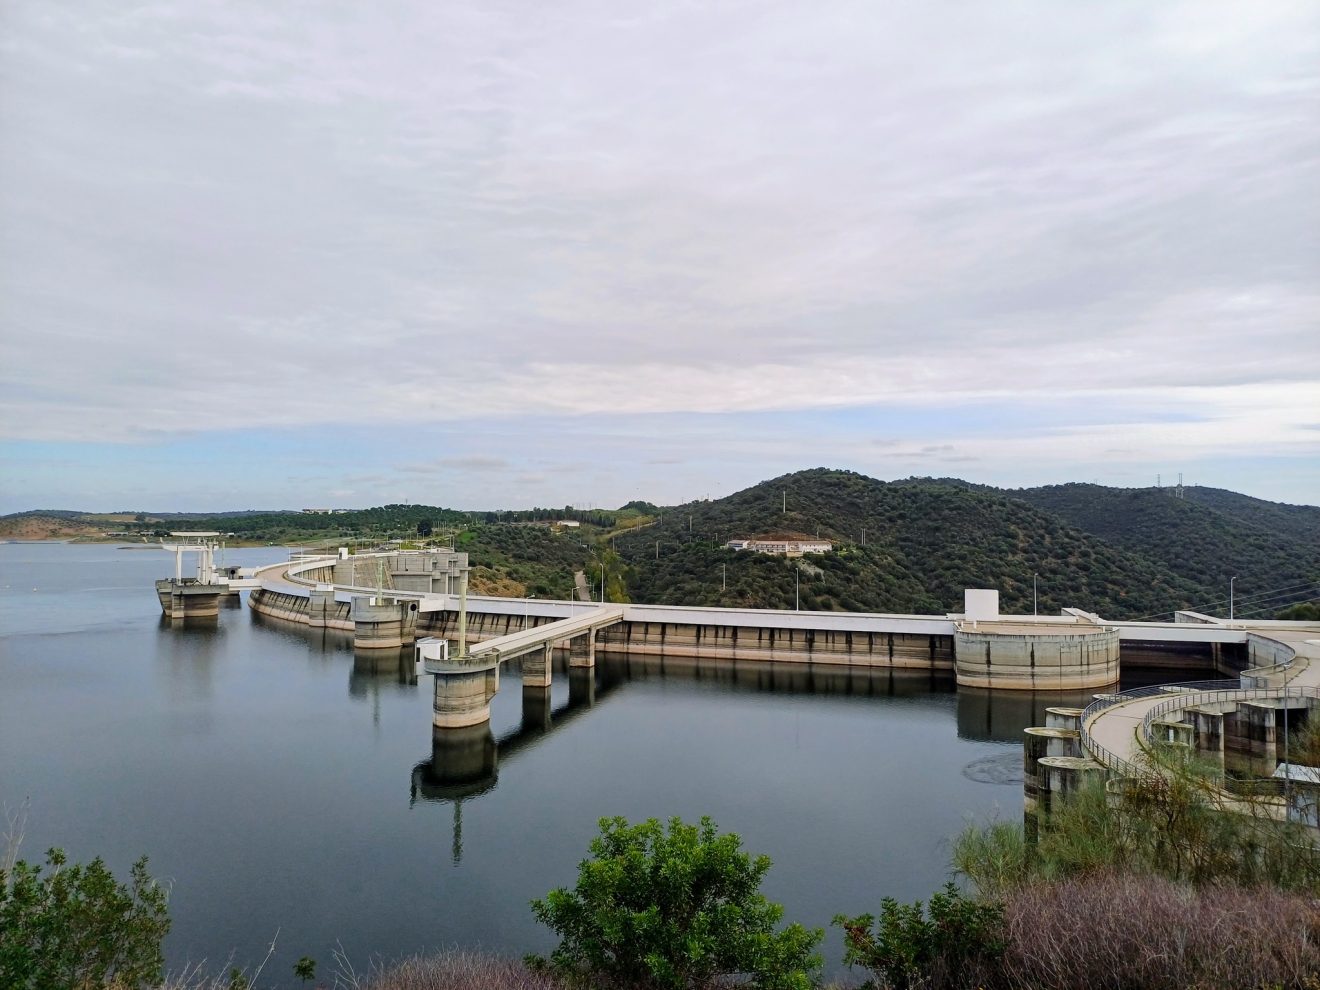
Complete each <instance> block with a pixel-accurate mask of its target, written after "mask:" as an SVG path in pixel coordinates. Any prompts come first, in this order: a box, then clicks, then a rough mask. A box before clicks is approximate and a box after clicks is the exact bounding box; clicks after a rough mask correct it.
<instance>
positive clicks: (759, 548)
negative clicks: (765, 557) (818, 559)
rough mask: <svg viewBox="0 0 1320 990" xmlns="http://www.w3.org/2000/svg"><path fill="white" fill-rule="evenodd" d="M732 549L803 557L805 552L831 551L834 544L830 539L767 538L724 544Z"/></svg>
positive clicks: (733, 541) (732, 541)
mask: <svg viewBox="0 0 1320 990" xmlns="http://www.w3.org/2000/svg"><path fill="white" fill-rule="evenodd" d="M724 545H725V546H726V547H728V548H729V549H730V550H750V551H752V552H753V553H776V554H782V555H783V556H785V557H801V556H802V555H803V554H805V553H829V552H830V551H831V550H833V549H834V544H833V543H831V542H830V541H829V540H810V539H789V538H784V539H778V538H773V539H766V540H730V541H729V542H728V543H726V544H724Z"/></svg>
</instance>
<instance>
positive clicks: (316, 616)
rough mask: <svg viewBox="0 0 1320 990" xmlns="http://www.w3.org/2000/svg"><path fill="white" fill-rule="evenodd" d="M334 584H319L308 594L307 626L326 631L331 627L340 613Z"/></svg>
mask: <svg viewBox="0 0 1320 990" xmlns="http://www.w3.org/2000/svg"><path fill="white" fill-rule="evenodd" d="M337 605H338V603H337V602H336V601H335V586H334V585H333V584H318V585H317V586H316V587H315V588H313V589H312V590H311V591H309V592H308V593H307V615H308V622H307V624H308V625H309V626H311V627H312V628H313V629H324V628H326V627H327V626H329V625H330V622H331V620H332V619H334V618H335V617H336V614H337V612H338V609H337Z"/></svg>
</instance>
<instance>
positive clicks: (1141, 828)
mask: <svg viewBox="0 0 1320 990" xmlns="http://www.w3.org/2000/svg"><path fill="white" fill-rule="evenodd" d="M1162 769H1163V770H1164V771H1165V772H1162V773H1152V774H1150V775H1148V776H1144V777H1141V778H1139V779H1129V780H1126V781H1124V786H1123V787H1122V788H1121V789H1119V790H1118V791H1116V792H1109V791H1107V790H1106V789H1105V788H1104V787H1103V786H1091V787H1087V788H1083V789H1082V790H1080V791H1078V792H1077V793H1075V794H1073V795H1071V796H1069V797H1068V799H1067V800H1062V801H1056V802H1055V804H1054V806H1053V808H1052V809H1051V812H1050V816H1049V819H1048V821H1047V822H1044V823H1042V825H1041V829H1040V834H1039V836H1038V838H1037V841H1036V842H1035V843H1034V844H1029V843H1027V842H1026V841H1025V839H1024V836H1023V831H1022V826H1020V825H1016V824H1009V823H997V824H993V825H990V826H988V827H985V828H981V827H977V826H969V827H968V828H967V829H965V830H964V831H963V833H962V835H960V836H959V837H958V838H957V839H956V840H955V842H954V848H953V862H954V866H955V867H956V868H957V870H958V871H959V872H960V873H962V874H963V875H965V876H967V877H968V878H970V879H971V880H972V881H973V882H974V883H975V884H976V886H977V889H978V890H980V891H981V893H982V894H983V895H985V896H988V897H998V896H1004V895H1005V894H1006V892H1008V891H1010V890H1012V889H1013V888H1014V887H1016V886H1019V885H1021V884H1026V883H1032V882H1038V881H1042V880H1045V881H1056V880H1065V879H1068V878H1072V877H1082V876H1087V875H1089V874H1092V873H1112V872H1120V873H1130V874H1134V875H1138V876H1157V877H1164V878H1165V879H1168V880H1175V881H1184V882H1187V883H1190V884H1193V885H1212V884H1234V885H1239V886H1249V887H1254V886H1264V887H1273V888H1278V889H1282V890H1295V891H1299V892H1305V893H1310V894H1313V895H1320V849H1318V848H1317V846H1316V844H1315V843H1314V842H1313V841H1312V839H1311V837H1310V836H1309V835H1308V834H1307V831H1306V829H1305V828H1304V827H1303V826H1301V825H1297V824H1294V823H1290V822H1283V821H1278V820H1276V819H1274V818H1273V817H1272V815H1271V813H1270V810H1269V808H1268V807H1267V806H1266V805H1265V803H1264V802H1261V801H1253V800H1251V799H1247V798H1239V799H1238V800H1237V803H1236V807H1237V808H1238V809H1239V810H1238V811H1233V812H1226V811H1223V810H1221V808H1220V807H1219V806H1218V801H1219V797H1218V796H1219V792H1218V790H1217V789H1216V788H1214V786H1213V785H1212V782H1211V781H1210V780H1208V779H1207V778H1206V777H1204V776H1202V775H1201V770H1200V768H1198V767H1197V766H1196V765H1194V764H1191V763H1184V764H1182V765H1170V764H1164V765H1162Z"/></svg>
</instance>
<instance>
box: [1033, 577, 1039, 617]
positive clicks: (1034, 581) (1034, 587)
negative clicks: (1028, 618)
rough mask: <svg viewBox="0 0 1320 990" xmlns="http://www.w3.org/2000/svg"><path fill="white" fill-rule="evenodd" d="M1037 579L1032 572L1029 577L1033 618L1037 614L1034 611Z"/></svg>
mask: <svg viewBox="0 0 1320 990" xmlns="http://www.w3.org/2000/svg"><path fill="white" fill-rule="evenodd" d="M1037 577H1038V575H1037V574H1035V573H1034V572H1033V573H1032V575H1031V614H1032V615H1033V616H1035V615H1037V614H1039V613H1037V611H1036V578H1037Z"/></svg>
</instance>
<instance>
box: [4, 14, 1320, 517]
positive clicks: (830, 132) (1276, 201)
mask: <svg viewBox="0 0 1320 990" xmlns="http://www.w3.org/2000/svg"><path fill="white" fill-rule="evenodd" d="M816 466H828V467H839V468H848V469H851V470H856V471H860V472H863V473H865V474H868V475H871V476H874V477H878V478H883V479H890V478H902V477H908V476H912V475H930V476H939V477H948V476H953V477H962V478H966V479H968V480H972V481H976V482H982V483H987V484H995V485H1001V486H1006V487H1017V486H1026V485H1037V484H1048V483H1059V482H1067V481H1098V482H1100V483H1103V484H1110V485H1122V486H1145V485H1153V484H1155V483H1156V481H1157V478H1159V479H1160V480H1161V481H1162V482H1163V483H1165V484H1169V483H1172V482H1173V481H1175V480H1176V478H1177V475H1178V473H1179V472H1181V473H1182V474H1183V476H1184V478H1185V480H1186V482H1187V483H1188V484H1193V483H1195V484H1203V485H1213V486H1218V487H1224V488H1231V489H1234V490H1237V491H1243V492H1247V493H1249V494H1252V495H1257V496H1260V497H1263V498H1270V499H1275V500H1280V501H1288V502H1301V503H1308V504H1316V503H1320V6H1318V5H1316V4H1315V3H1314V2H1311V0H1307V2H1297V3H1288V2H1270V0H1263V2H1253V3H1250V4H1244V3H1241V2H1238V0H1234V2H1217V0H1194V2H1186V3H1184V2H1175V0H1161V2H1159V3H1150V2H1149V0H1142V2H1133V3H1127V2H1118V0H1110V2H1105V3H1097V4H1059V3H1057V2H1014V0H996V2H994V3H983V4H978V3H967V2H954V3H950V2H931V0H927V2H895V3H875V2H874V0H856V2H853V0H813V2H812V3H809V4H808V3H801V2H796V0H795V2H743V0H730V2H708V3H679V2H676V3H663V4H629V3H619V2H618V0H610V2H605V0H602V2H580V0H559V2H556V3H551V4H546V3H540V2H501V0H485V2H480V3H468V2H461V0H439V2H437V0H419V2H404V0H381V2H379V3H365V4H364V3H360V2H353V3H347V2H345V3H334V2H319V3H274V4H273V3H269V2H266V0H262V2H244V0H223V2H211V0H186V2H168V0H157V2H150V3H133V2H129V0H104V2H94V0H66V2H61V3H50V2H49V0H5V2H4V4H3V5H0V512H9V511H18V510H23V509H31V508H37V507H41V508H77V509H88V510H101V511H112V510H118V509H128V508H131V509H146V510H158V511H166V510H198V511H202V510H224V509H243V508H280V507H283V508H300V507H352V506H368V505H377V504H382V503H388V502H417V503H427V504H438V505H447V506H454V507H457V508H497V507H523V506H531V505H545V506H553V505H567V504H574V505H580V506H586V505H593V506H607V507H608V506H617V505H620V504H622V503H624V502H626V501H628V500H630V499H634V498H645V499H647V500H650V501H653V502H658V503H676V502H681V501H686V500H689V499H694V498H705V497H719V496H721V495H725V494H728V493H730V492H732V491H735V490H738V489H740V488H743V487H746V486H748V485H750V484H754V483H756V482H757V481H760V480H763V479H765V478H770V477H774V476H777V475H780V474H782V473H785V472H787V471H792V470H796V469H800V468H807V467H816Z"/></svg>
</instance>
